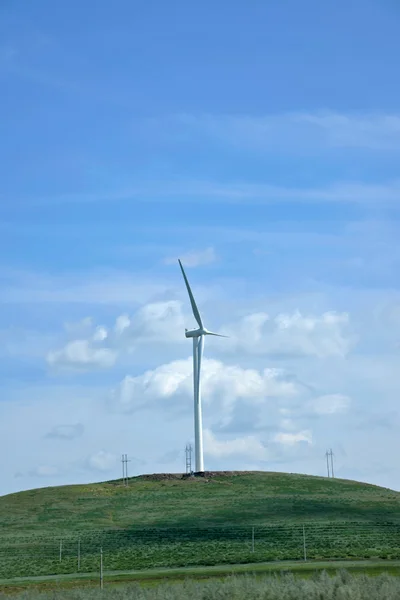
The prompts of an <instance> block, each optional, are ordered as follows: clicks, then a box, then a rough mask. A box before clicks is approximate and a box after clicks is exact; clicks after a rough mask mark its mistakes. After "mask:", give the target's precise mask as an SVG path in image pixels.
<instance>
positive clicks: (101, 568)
mask: <svg viewBox="0 0 400 600" xmlns="http://www.w3.org/2000/svg"><path fill="white" fill-rule="evenodd" d="M100 589H103V548H100Z"/></svg>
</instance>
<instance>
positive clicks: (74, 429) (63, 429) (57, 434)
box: [45, 423, 85, 440]
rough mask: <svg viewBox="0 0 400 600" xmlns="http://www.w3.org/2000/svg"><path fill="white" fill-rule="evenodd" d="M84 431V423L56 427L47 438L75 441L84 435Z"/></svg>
mask: <svg viewBox="0 0 400 600" xmlns="http://www.w3.org/2000/svg"><path fill="white" fill-rule="evenodd" d="M84 429H85V428H84V426H83V425H82V423H77V424H75V425H56V426H55V427H53V429H52V430H51V431H49V432H48V433H47V434H46V436H45V437H46V438H54V439H60V440H73V439H75V438H77V437H80V436H81V435H82V434H83V432H84Z"/></svg>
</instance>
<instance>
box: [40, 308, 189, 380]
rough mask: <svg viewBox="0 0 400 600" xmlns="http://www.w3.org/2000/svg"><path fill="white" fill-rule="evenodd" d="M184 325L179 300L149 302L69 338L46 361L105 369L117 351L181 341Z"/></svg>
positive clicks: (68, 366)
mask: <svg viewBox="0 0 400 600" xmlns="http://www.w3.org/2000/svg"><path fill="white" fill-rule="evenodd" d="M87 327H88V325H87ZM184 329H185V320H184V317H183V313H182V307H181V304H180V302H178V301H175V300H170V301H167V302H152V303H150V304H146V305H144V306H142V307H140V308H139V309H138V310H137V311H136V313H135V314H134V315H133V316H132V317H130V316H129V315H127V314H122V315H120V316H118V317H117V318H116V321H115V325H114V327H113V329H112V330H111V331H110V332H109V331H108V330H107V329H106V328H105V327H104V326H99V327H96V328H95V330H94V332H93V333H91V332H90V330H88V331H87V335H88V338H87V339H78V340H72V341H70V342H68V343H67V344H66V345H65V346H64V347H63V348H61V349H60V350H56V351H52V352H49V353H48V355H47V362H48V364H49V365H50V366H52V367H58V368H62V369H73V370H77V369H78V370H81V371H88V370H91V369H98V368H101V369H107V368H110V367H113V366H114V364H115V362H116V360H117V358H118V355H119V354H120V353H121V352H125V351H132V350H133V349H135V348H142V347H143V344H152V343H156V342H157V343H171V342H184V341H185V337H184Z"/></svg>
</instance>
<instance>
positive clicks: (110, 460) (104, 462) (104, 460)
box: [87, 450, 117, 471]
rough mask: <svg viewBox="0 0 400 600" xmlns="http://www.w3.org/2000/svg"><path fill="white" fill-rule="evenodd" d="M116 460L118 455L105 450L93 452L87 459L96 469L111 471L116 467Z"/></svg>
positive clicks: (90, 465)
mask: <svg viewBox="0 0 400 600" xmlns="http://www.w3.org/2000/svg"><path fill="white" fill-rule="evenodd" d="M116 462H117V457H116V456H115V454H112V453H111V452H106V451H105V450H100V451H99V452H96V453H95V454H92V455H91V456H89V458H88V460H87V464H88V466H89V468H91V469H94V470H95V471H110V470H111V469H113V468H114V467H115V465H116Z"/></svg>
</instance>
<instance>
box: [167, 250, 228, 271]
mask: <svg viewBox="0 0 400 600" xmlns="http://www.w3.org/2000/svg"><path fill="white" fill-rule="evenodd" d="M178 258H180V259H181V262H182V264H183V266H184V267H199V266H201V265H209V264H210V263H213V262H215V261H216V260H217V255H216V253H215V250H214V248H213V247H212V246H210V247H208V248H205V249H204V250H198V251H192V252H187V253H186V254H181V255H180V256H176V257H169V258H166V259H164V263H165V264H167V265H174V264H176V263H177V262H178Z"/></svg>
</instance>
